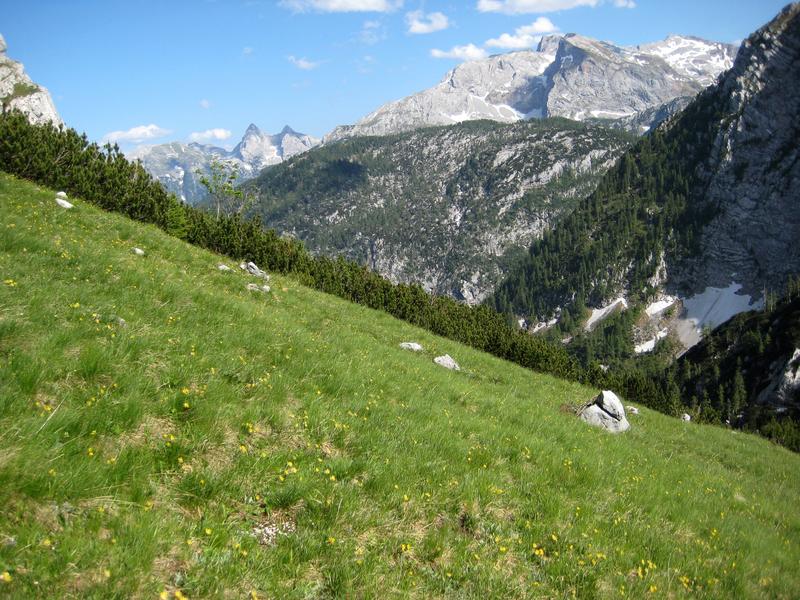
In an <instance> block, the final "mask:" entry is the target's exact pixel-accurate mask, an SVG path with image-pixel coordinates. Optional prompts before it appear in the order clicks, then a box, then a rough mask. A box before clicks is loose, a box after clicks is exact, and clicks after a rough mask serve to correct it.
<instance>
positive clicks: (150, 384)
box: [0, 175, 800, 598]
mask: <svg viewBox="0 0 800 600" xmlns="http://www.w3.org/2000/svg"><path fill="white" fill-rule="evenodd" d="M52 198H53V192H52V191H48V190H42V189H40V188H36V187H35V186H32V185H31V184H28V183H24V182H20V181H17V180H14V179H12V178H10V177H8V176H5V175H0V280H2V281H3V283H2V284H0V507H2V508H0V596H3V595H8V596H14V597H25V596H30V595H36V596H39V597H48V596H49V597H58V598H64V597H71V596H72V597H77V596H80V597H98V598H109V597H113V596H117V597H121V598H127V597H143V598H153V597H157V596H158V594H159V593H160V592H162V591H166V595H168V596H170V597H172V596H173V595H175V593H176V592H179V593H180V594H185V595H187V596H189V597H232V598H237V597H245V596H247V595H248V594H250V593H251V592H254V593H255V594H256V595H257V596H258V597H266V596H269V597H297V598H301V597H325V596H336V595H347V596H350V597H353V596H356V597H372V596H378V595H381V596H388V597H409V596H410V597H419V598H427V597H432V596H451V597H510V596H516V597H524V596H530V597H564V596H567V597H569V596H571V595H573V594H577V596H578V597H581V598H591V597H594V596H598V597H607V596H612V595H618V594H619V593H620V592H623V591H624V592H625V594H626V595H628V596H634V597H638V596H642V595H645V594H647V593H648V592H649V591H650V590H651V589H653V590H654V593H655V595H657V596H661V595H666V594H669V595H674V596H681V595H684V594H688V593H689V590H691V592H692V595H693V596H696V595H699V596H704V595H708V596H712V597H743V596H747V597H759V596H763V597H787V598H788V597H798V596H799V595H800V576H798V570H797V564H798V557H799V556H800V535H799V534H800V517H799V516H798V515H797V512H796V511H795V510H794V509H795V508H796V503H797V498H798V497H800V480H799V479H798V472H800V457H799V456H797V455H794V454H792V453H790V452H788V451H786V450H784V449H781V448H779V447H776V446H773V445H771V444H769V443H768V442H766V441H765V440H762V439H758V438H755V437H752V436H747V435H743V434H734V433H731V432H729V431H726V430H723V429H719V428H712V427H703V426H697V425H694V424H684V423H681V422H679V421H676V420H674V419H670V418H668V417H665V416H663V415H660V414H658V413H654V412H651V411H648V410H646V409H642V411H641V414H640V415H638V416H632V417H631V419H632V422H633V427H632V429H631V430H630V431H629V432H627V433H626V434H624V435H621V436H611V435H607V434H605V433H604V432H602V431H597V430H594V429H591V428H589V427H588V426H585V425H584V424H582V423H580V422H579V421H578V420H577V419H575V418H574V417H573V416H571V415H569V414H567V413H566V412H564V411H561V410H560V406H561V405H562V404H563V403H571V404H577V403H579V402H582V401H585V400H586V399H588V398H589V397H591V395H592V394H593V391H592V390H590V389H588V388H584V387H581V386H578V385H577V384H571V383H566V382H563V381H559V380H556V379H553V378H550V377H547V376H540V375H536V374H533V373H531V372H530V371H526V370H524V369H521V368H519V367H516V366H513V365H511V364H509V363H505V362H503V361H500V360H498V359H495V358H493V357H490V356H488V355H485V354H481V353H478V352H475V351H473V350H471V349H469V348H466V347H463V346H460V345H458V344H456V343H453V342H450V341H447V340H444V339H441V338H437V337H434V336H432V335H430V334H428V333H427V332H425V331H423V330H420V329H415V328H413V327H411V326H409V325H407V324H404V323H402V322H400V321H397V320H394V319H392V318H390V317H389V316H387V315H385V314H382V313H379V312H375V311H371V310H368V309H365V308H362V307H358V306H356V305H353V304H348V303H346V302H344V301H342V300H339V299H337V298H334V297H331V296H326V295H323V294H320V293H317V292H314V291H311V290H308V289H306V288H303V287H301V286H299V285H298V284H297V283H296V282H294V281H293V280H291V279H287V278H282V277H274V278H273V281H272V285H273V290H274V293H272V294H270V295H268V296H264V295H262V294H256V293H248V292H246V291H245V284H246V283H247V282H248V281H249V280H250V279H248V278H247V277H246V276H245V275H243V274H242V273H240V272H238V270H237V272H236V273H228V274H226V273H221V272H219V271H218V270H217V268H216V265H217V264H218V263H219V262H220V260H221V259H220V258H219V257H217V256H215V255H212V254H210V253H208V252H204V251H201V250H198V249H196V248H193V247H190V246H187V245H185V244H183V243H181V242H179V241H177V240H175V239H172V238H169V237H167V236H165V235H164V234H163V233H161V232H160V231H158V230H156V229H155V228H153V227H151V226H145V225H141V224H138V223H134V222H131V221H128V220H125V219H123V218H121V217H119V216H116V215H112V214H108V213H104V212H101V211H98V210H96V209H94V208H92V207H90V206H89V205H87V204H85V203H83V202H80V201H76V202H75V203H76V208H75V209H74V210H71V211H64V210H62V209H60V208H59V207H57V206H56V204H55V203H54V201H53V200H52ZM133 246H139V247H142V248H144V249H145V250H146V251H147V255H146V256H144V257H137V256H135V255H134V254H132V253H131V248H132V247H133ZM117 316H119V317H122V318H124V319H125V321H126V322H127V325H126V326H124V327H122V326H119V325H118V324H117V322H116V320H115V318H116V317H117ZM408 340H414V341H418V342H420V343H422V344H423V345H424V346H425V352H424V354H413V353H410V352H404V351H401V350H400V349H398V343H399V342H401V341H408ZM445 352H447V353H449V354H451V355H452V356H454V357H455V358H456V360H457V361H458V362H459V363H460V364H461V366H462V368H463V371H462V372H460V373H453V372H450V371H446V370H444V369H442V368H440V367H438V366H436V365H434V364H433V362H432V360H431V359H432V358H433V356H435V355H437V354H441V353H445ZM265 525H267V526H270V525H271V526H275V527H277V528H282V527H283V528H287V529H290V530H293V531H292V532H290V533H288V534H287V535H281V536H279V537H278V538H277V542H276V543H275V544H274V545H263V544H260V543H259V541H258V540H257V539H256V538H255V537H254V536H253V535H252V534H251V533H252V531H253V530H254V528H258V527H261V526H265ZM7 580H8V581H7Z"/></svg>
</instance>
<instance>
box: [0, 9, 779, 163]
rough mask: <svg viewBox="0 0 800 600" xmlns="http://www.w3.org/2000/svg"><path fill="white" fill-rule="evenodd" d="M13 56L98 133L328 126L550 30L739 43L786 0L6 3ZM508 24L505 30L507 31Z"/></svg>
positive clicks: (202, 136) (157, 136)
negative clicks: (464, 61) (465, 61)
mask: <svg viewBox="0 0 800 600" xmlns="http://www.w3.org/2000/svg"><path fill="white" fill-rule="evenodd" d="M3 4H4V7H3V11H2V12H3V20H2V22H0V33H2V34H3V35H4V36H5V38H6V42H7V43H8V55H9V56H10V57H11V58H14V59H16V60H20V61H22V62H23V63H24V64H25V67H26V70H27V72H28V73H29V74H30V76H31V77H32V78H33V80H34V81H36V82H37V83H39V84H41V85H43V86H45V87H47V88H48V89H49V90H50V92H51V94H52V95H53V98H54V100H55V103H56V107H57V108H58V110H59V113H60V114H61V116H62V117H63V118H64V120H65V121H66V123H67V124H68V125H69V126H71V127H74V128H75V129H77V130H79V131H82V132H86V133H87V135H88V136H89V137H90V139H94V140H102V139H109V137H110V138H113V139H117V140H119V141H120V144H121V145H122V146H123V147H125V148H130V147H132V146H134V145H136V144H141V143H160V142H163V141H169V140H183V141H187V140H191V139H193V140H197V141H204V142H213V143H216V144H219V145H228V146H230V145H231V144H234V143H236V141H237V140H238V138H239V137H240V136H241V135H242V133H243V132H244V129H245V128H246V127H247V125H248V124H249V123H251V122H253V123H256V124H257V125H258V126H260V127H261V128H262V129H264V130H265V131H268V132H271V133H274V132H277V131H279V130H280V129H281V128H282V127H283V126H284V125H285V124H290V125H291V126H292V127H293V128H294V129H296V130H298V131H303V132H305V133H310V134H312V135H316V136H321V135H323V134H325V133H327V132H328V131H330V130H331V129H332V128H333V127H335V126H336V125H339V124H345V123H352V122H353V121H355V120H357V119H358V118H359V117H361V116H363V115H365V114H366V113H368V112H370V111H372V110H374V109H375V108H377V107H378V106H380V105H381V104H383V103H385V102H387V101H390V100H394V99H397V98H401V97H403V96H407V95H409V94H411V93H414V92H416V91H419V90H421V89H425V88H427V87H430V86H431V85H434V84H435V83H437V82H438V81H439V80H440V79H441V78H442V76H443V75H444V74H445V72H446V71H447V70H448V69H450V68H452V67H453V66H454V65H456V64H458V62H460V60H461V59H460V58H456V57H457V56H480V55H482V54H483V53H489V54H495V53H499V52H506V51H509V49H510V48H509V46H511V45H519V44H523V43H533V41H534V40H535V38H536V37H537V36H538V35H539V34H540V33H542V32H546V31H547V30H549V29H556V30H558V31H560V32H565V33H566V32H575V33H580V34H582V35H587V36H590V37H594V38H598V39H603V40H609V41H612V42H615V43H618V44H624V45H632V44H638V43H644V42H651V41H656V40H659V39H663V38H664V37H666V36H667V35H668V34H670V33H680V34H689V35H697V36H700V37H704V38H707V39H711V40H718V41H725V42H734V41H738V40H741V39H742V38H744V37H746V36H747V35H748V34H749V33H751V32H752V31H754V30H755V29H757V28H758V27H760V26H761V25H763V24H764V23H766V22H767V21H769V20H770V19H771V18H772V17H773V16H774V15H775V14H776V13H777V12H778V11H779V10H780V9H781V8H782V7H783V6H784V4H785V0H779V1H775V0H467V1H463V2H453V1H448V0H442V1H436V0H282V1H278V0H276V1H266V0H265V1H259V0H216V1H213V0H194V1H189V0H154V1H151V0H137V2H131V1H129V0H126V1H122V0H71V1H67V0H47V1H46V0H3ZM503 34H506V35H505V36H504V35H503Z"/></svg>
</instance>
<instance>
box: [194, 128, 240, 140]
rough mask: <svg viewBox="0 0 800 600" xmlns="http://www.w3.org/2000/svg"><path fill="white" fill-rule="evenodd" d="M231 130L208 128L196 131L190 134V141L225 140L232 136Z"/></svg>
mask: <svg viewBox="0 0 800 600" xmlns="http://www.w3.org/2000/svg"><path fill="white" fill-rule="evenodd" d="M231 135H232V134H231V132H230V131H229V130H228V129H221V128H216V129H206V130H205V131H195V132H194V133H190V134H189V141H190V142H200V143H204V142H214V141H218V142H221V141H224V140H227V139H228V138H229V137H231Z"/></svg>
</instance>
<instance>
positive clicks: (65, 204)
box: [56, 198, 73, 208]
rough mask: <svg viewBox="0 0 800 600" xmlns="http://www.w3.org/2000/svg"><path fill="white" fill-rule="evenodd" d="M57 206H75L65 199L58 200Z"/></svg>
mask: <svg viewBox="0 0 800 600" xmlns="http://www.w3.org/2000/svg"><path fill="white" fill-rule="evenodd" d="M56 204H58V205H59V206H60V207H61V208H73V205H72V204H71V203H69V202H67V201H66V200H64V199H63V198H56Z"/></svg>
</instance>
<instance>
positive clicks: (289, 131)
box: [278, 125, 303, 135]
mask: <svg viewBox="0 0 800 600" xmlns="http://www.w3.org/2000/svg"><path fill="white" fill-rule="evenodd" d="M278 135H303V134H302V133H299V132H297V131H295V130H294V129H292V128H291V127H290V126H289V125H284V126H283V129H281V132H280V133H279V134H278Z"/></svg>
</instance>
